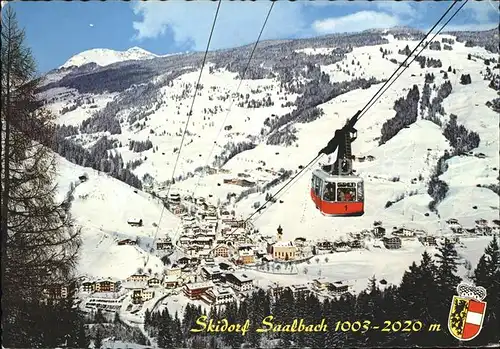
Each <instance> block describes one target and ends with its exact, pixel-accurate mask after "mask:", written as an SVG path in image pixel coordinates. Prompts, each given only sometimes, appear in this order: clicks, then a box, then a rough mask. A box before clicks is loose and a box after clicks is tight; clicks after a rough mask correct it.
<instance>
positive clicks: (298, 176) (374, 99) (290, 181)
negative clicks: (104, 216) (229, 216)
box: [243, 0, 468, 224]
mask: <svg viewBox="0 0 500 349" xmlns="http://www.w3.org/2000/svg"><path fill="white" fill-rule="evenodd" d="M467 1H468V0H465V2H463V4H462V5H461V6H460V7H459V8H458V9H457V10H456V11H455V12H454V13H453V15H452V16H451V17H450V18H449V19H448V20H447V21H446V22H445V24H444V25H443V26H442V27H441V29H439V31H438V32H437V33H436V34H435V35H434V36H433V38H432V40H433V39H434V38H435V37H436V35H438V34H439V33H440V32H441V31H442V30H443V29H444V28H445V27H446V25H447V24H448V23H449V22H450V21H451V20H452V19H453V18H454V17H455V16H456V14H457V13H458V12H459V11H460V10H461V9H462V8H463V7H464V6H465V4H466V3H467ZM456 3H457V1H454V2H453V3H452V4H451V5H450V7H449V8H448V9H447V10H446V11H445V13H444V14H443V15H442V16H441V17H440V18H439V20H438V21H437V22H436V24H434V26H433V27H432V28H431V29H430V30H429V31H428V32H427V34H425V36H424V37H423V38H422V40H420V42H419V43H418V44H417V46H416V47H415V48H414V49H413V50H412V51H411V53H410V54H409V55H408V57H407V58H406V59H405V60H404V61H403V62H402V63H401V64H400V65H399V66H398V68H397V69H396V71H395V72H394V73H393V74H392V75H391V76H390V77H389V79H388V80H387V81H386V82H385V83H384V84H383V85H382V87H381V88H380V89H379V90H378V91H377V92H376V93H375V95H374V96H373V97H372V98H371V99H370V100H369V101H368V103H366V104H365V106H364V107H363V108H362V109H360V112H361V113H360V116H359V117H358V120H359V118H361V116H362V115H364V114H365V113H366V112H367V111H368V110H369V109H370V108H371V107H372V106H373V105H374V103H375V102H376V101H377V100H378V98H380V97H381V96H382V95H383V94H384V93H385V92H386V91H387V89H388V88H389V87H390V86H391V85H392V84H393V83H394V81H396V80H397V79H398V78H399V77H400V76H401V74H402V73H403V72H404V71H405V70H406V69H407V68H408V67H409V66H410V64H411V63H412V62H413V61H415V59H416V58H417V57H418V56H419V55H420V54H421V53H422V51H423V50H424V49H425V48H426V47H427V46H428V44H429V43H427V44H425V45H424V46H423V48H422V49H421V50H420V51H419V52H418V53H417V55H416V56H414V57H413V59H412V60H411V61H410V63H409V64H408V65H406V62H407V61H408V60H409V59H410V58H411V55H412V54H413V53H414V52H416V51H417V49H418V47H419V46H420V45H421V44H422V43H424V41H425V39H426V38H427V37H429V35H430V34H431V33H432V31H433V30H434V29H435V28H436V27H437V26H438V25H439V23H440V22H441V21H442V20H443V19H444V18H445V17H446V15H447V14H448V12H450V10H451V9H452V8H453V7H454V6H455V5H456ZM432 40H431V41H432ZM401 67H404V68H403V70H402V71H401V72H400V73H399V74H398V75H397V76H396V78H395V79H394V80H393V81H392V82H390V79H391V78H393V77H394V76H395V75H396V74H397V73H398V71H399V70H400V69H401ZM387 84H389V85H388V87H387V88H385V89H384V87H385V86H387ZM381 91H382V93H381V94H380V95H379V96H378V97H377V95H378V94H379V93H380V92H381ZM372 102H373V103H372ZM322 155H323V154H318V155H316V156H315V157H314V159H312V160H311V161H309V163H308V164H307V165H306V166H304V167H302V169H300V171H299V172H297V173H296V174H295V175H294V176H293V177H292V178H290V179H289V180H288V181H287V182H286V183H285V184H284V185H283V186H282V187H281V188H280V189H279V190H278V191H277V192H276V193H274V194H273V195H272V196H271V197H270V198H269V199H267V200H266V202H264V204H262V205H261V206H260V207H259V208H257V209H256V210H255V211H254V212H253V213H252V214H251V215H250V216H249V217H248V218H247V219H245V221H244V222H243V224H246V223H247V222H248V221H249V220H250V219H252V217H254V216H255V215H256V214H257V213H259V212H262V208H263V207H264V206H265V205H266V204H268V203H271V205H272V203H273V202H274V201H273V200H274V199H275V198H276V197H277V195H278V194H279V193H281V192H282V191H283V190H285V188H286V187H287V186H289V185H290V184H291V183H292V182H293V181H294V180H295V179H297V181H298V179H299V178H300V177H301V176H302V175H303V173H305V170H306V169H307V168H308V167H309V166H311V165H312V164H313V163H314V162H316V161H317V160H318V159H319V158H320V157H321V156H322ZM297 181H295V183H296V182H297ZM287 190H288V189H287ZM269 206H270V205H269ZM269 206H268V207H267V208H269Z"/></svg>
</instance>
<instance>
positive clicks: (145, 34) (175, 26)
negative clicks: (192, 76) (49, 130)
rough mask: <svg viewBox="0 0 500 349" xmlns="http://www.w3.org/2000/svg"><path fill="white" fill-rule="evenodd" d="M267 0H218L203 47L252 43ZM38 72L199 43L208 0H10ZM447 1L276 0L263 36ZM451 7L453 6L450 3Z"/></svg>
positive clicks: (307, 33) (485, 17)
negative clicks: (86, 54)
mask: <svg viewBox="0 0 500 349" xmlns="http://www.w3.org/2000/svg"><path fill="white" fill-rule="evenodd" d="M270 5H271V2H269V1H267V0H257V1H254V2H249V1H245V2H240V1H237V2H229V1H224V0H223V3H222V4H221V8H220V12H219V19H218V22H217V25H216V29H215V33H214V37H213V38H212V45H211V49H219V48H228V47H234V46H239V45H243V44H248V43H250V42H254V41H255V40H256V38H257V36H258V33H259V31H260V28H261V26H262V23H263V21H264V18H265V16H266V14H267V11H268V9H269V6H270ZM11 6H13V8H14V9H15V10H16V13H17V17H18V21H19V24H20V25H21V26H22V27H24V28H25V30H26V35H27V44H28V45H29V46H30V47H31V48H32V50H33V54H34V56H35V59H36V60H37V63H38V69H39V71H40V72H42V73H43V72H46V71H48V70H50V69H53V68H57V67H59V66H61V65H62V64H63V63H64V62H66V60H68V59H69V58H70V57H71V56H73V55H75V54H77V53H79V52H82V51H85V50H89V49H93V48H109V49H113V50H119V51H123V50H126V49H128V48H130V47H134V46H139V47H142V48H143V49H145V50H148V51H150V52H153V53H156V54H167V53H174V52H182V51H188V50H189V51H202V50H204V49H205V46H206V42H207V39H208V35H209V31H210V27H211V24H212V21H213V16H214V13H215V9H216V7H217V3H216V2H211V1H208V0H199V1H190V2H186V1H184V0H170V1H166V2H155V1H148V2H138V1H130V2H122V1H106V2H101V1H90V2H80V1H73V2H61V1H51V2H36V3H35V2H14V3H12V5H11ZM447 6H449V2H448V1H446V2H431V1H429V2H427V1H424V2H406V1H402V2H391V1H373V2H365V1H356V2H343V1H335V2H327V1H314V2H313V1H307V0H299V1H296V2H288V1H283V0H279V1H278V2H277V3H276V4H275V5H274V9H273V12H272V13H271V16H270V18H269V21H268V25H267V27H266V30H265V31H264V34H263V38H264V39H278V38H280V39H281V38H299V37H311V36H318V35H324V34H329V33H336V32H355V31H362V30H366V29H369V28H387V27H392V26H395V25H406V26H411V27H415V28H421V29H427V28H429V27H430V26H432V25H433V24H434V21H436V20H437V19H438V18H439V17H440V16H441V14H442V13H443V12H444V11H445V10H446V7H447ZM456 7H458V6H456ZM498 15H499V10H498V2H496V3H494V2H493V1H492V0H490V1H488V0H485V1H482V2H475V1H469V3H468V4H467V5H466V6H465V7H464V8H463V9H462V11H461V12H460V13H459V14H458V15H457V16H456V17H455V18H454V19H453V21H452V22H450V24H449V28H450V29H454V30H467V29H469V30H470V29H472V30H481V29H490V28H493V27H494V26H495V25H498Z"/></svg>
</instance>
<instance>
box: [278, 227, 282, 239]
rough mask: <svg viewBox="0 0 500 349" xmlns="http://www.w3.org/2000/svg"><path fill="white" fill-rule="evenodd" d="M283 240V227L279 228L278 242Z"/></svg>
mask: <svg viewBox="0 0 500 349" xmlns="http://www.w3.org/2000/svg"><path fill="white" fill-rule="evenodd" d="M282 238H283V228H281V225H280V226H279V227H278V234H277V241H281V240H282Z"/></svg>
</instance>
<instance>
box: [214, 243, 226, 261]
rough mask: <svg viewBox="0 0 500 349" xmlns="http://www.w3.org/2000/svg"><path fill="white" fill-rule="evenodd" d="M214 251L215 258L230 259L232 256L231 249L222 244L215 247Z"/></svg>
mask: <svg viewBox="0 0 500 349" xmlns="http://www.w3.org/2000/svg"><path fill="white" fill-rule="evenodd" d="M213 251H214V252H213V253H214V256H215V257H224V258H228V257H229V256H230V249H229V247H228V246H227V245H226V244H220V245H217V246H215V248H214V250H213Z"/></svg>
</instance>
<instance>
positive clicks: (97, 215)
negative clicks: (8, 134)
mask: <svg viewBox="0 0 500 349" xmlns="http://www.w3.org/2000/svg"><path fill="white" fill-rule="evenodd" d="M58 163H59V178H60V180H59V190H60V193H61V196H62V197H64V195H65V194H66V193H67V191H68V190H69V187H70V184H71V183H72V182H78V181H79V180H78V177H79V176H81V175H83V174H84V173H87V175H88V178H89V179H88V181H86V182H83V183H81V184H78V185H77V186H76V188H75V191H74V194H73V196H74V201H73V202H72V206H71V213H72V215H73V218H74V219H75V221H76V224H77V225H78V226H81V227H82V238H83V246H82V251H81V253H80V272H81V273H82V274H83V275H89V276H94V277H115V278H119V279H124V278H126V277H128V276H129V275H131V274H133V273H135V272H136V271H137V269H138V268H144V269H148V268H151V269H152V270H153V273H154V272H161V271H162V270H163V263H162V262H161V261H160V260H159V259H158V258H157V257H154V256H150V258H149V261H148V264H147V265H146V266H145V265H144V263H145V261H146V257H147V255H148V254H149V253H148V252H149V248H150V247H151V246H152V241H153V238H154V236H155V233H156V231H157V228H156V227H155V226H153V223H154V224H157V223H158V218H159V216H160V213H161V210H162V203H161V202H160V201H159V200H158V199H154V198H153V197H152V196H151V195H149V194H147V193H144V192H141V191H138V192H137V193H135V192H134V188H132V187H130V186H128V185H127V184H125V183H122V182H120V181H118V180H116V179H114V178H111V177H109V176H108V175H106V174H104V173H101V172H98V171H95V170H92V169H90V168H82V167H79V166H76V165H74V164H72V163H70V162H69V161H67V160H65V159H63V158H61V157H58ZM136 218H137V219H142V220H143V226H142V227H132V226H130V225H129V224H127V221H128V220H130V219H136ZM178 223H179V222H178V219H177V218H176V217H175V216H173V215H172V214H171V213H170V212H168V211H167V210H164V213H163V219H162V221H161V224H160V227H159V229H158V235H157V236H158V237H162V236H165V235H166V234H167V233H168V232H169V231H171V230H173V229H174V228H175V227H177V224H178ZM127 238H128V239H136V238H139V240H140V242H139V244H138V245H137V246H129V245H125V246H118V245H117V242H118V241H119V240H122V239H127Z"/></svg>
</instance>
